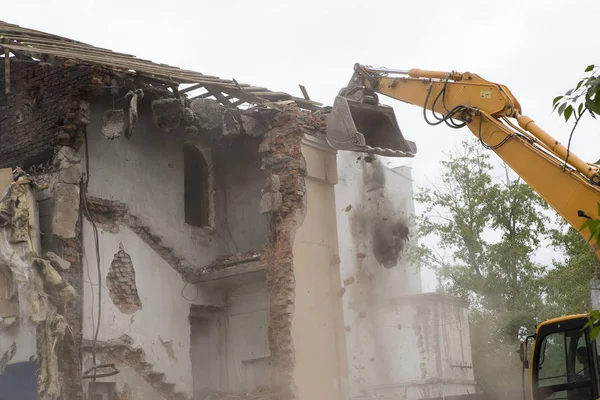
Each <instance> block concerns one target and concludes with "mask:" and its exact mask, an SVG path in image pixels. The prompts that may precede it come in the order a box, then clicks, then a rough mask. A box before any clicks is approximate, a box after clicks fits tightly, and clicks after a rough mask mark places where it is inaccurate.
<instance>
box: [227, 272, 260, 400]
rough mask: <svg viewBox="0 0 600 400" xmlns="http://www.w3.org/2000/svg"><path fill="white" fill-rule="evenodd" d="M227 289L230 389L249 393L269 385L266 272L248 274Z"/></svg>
mask: <svg viewBox="0 0 600 400" xmlns="http://www.w3.org/2000/svg"><path fill="white" fill-rule="evenodd" d="M238 281H239V283H238V284H236V285H232V286H231V287H230V288H228V289H227V295H226V299H227V300H226V304H227V362H228V376H229V379H228V380H229V390H232V391H242V392H247V391H250V390H252V389H254V388H255V387H257V386H262V385H268V384H269V379H270V369H269V342H268V338H267V326H268V317H267V310H268V293H267V285H266V278H265V276H264V274H258V275H256V276H253V277H252V278H251V279H248V278H247V277H244V278H243V279H239V280H238Z"/></svg>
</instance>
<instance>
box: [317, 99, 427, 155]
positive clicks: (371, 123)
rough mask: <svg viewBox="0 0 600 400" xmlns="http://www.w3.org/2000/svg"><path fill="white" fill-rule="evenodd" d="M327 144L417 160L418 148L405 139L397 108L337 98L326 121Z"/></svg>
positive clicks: (340, 148)
mask: <svg viewBox="0 0 600 400" xmlns="http://www.w3.org/2000/svg"><path fill="white" fill-rule="evenodd" d="M327 141H328V142H329V145H330V146H331V147H333V148H334V149H337V150H345V151H357V152H363V153H372V154H378V155H381V156H386V157H414V156H415V154H416V152H417V145H416V143H414V142H411V141H409V140H406V139H405V138H404V136H402V132H401V131H400V126H398V121H396V115H395V114H394V109H393V108H392V107H389V106H384V105H374V104H365V103H361V102H358V101H355V100H351V99H348V98H346V97H343V96H337V97H336V98H335V101H334V103H333V107H332V109H331V114H330V115H329V118H328V119H327Z"/></svg>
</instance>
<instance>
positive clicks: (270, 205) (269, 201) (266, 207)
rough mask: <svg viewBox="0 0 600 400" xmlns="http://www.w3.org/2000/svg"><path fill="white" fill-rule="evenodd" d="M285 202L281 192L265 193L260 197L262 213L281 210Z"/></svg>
mask: <svg viewBox="0 0 600 400" xmlns="http://www.w3.org/2000/svg"><path fill="white" fill-rule="evenodd" d="M282 204H283V197H282V196H281V193H279V192H277V193H270V192H269V193H265V194H263V195H262V197H261V199H260V213H261V214H265V213H268V212H273V211H277V210H279V208H280V207H281V205H282Z"/></svg>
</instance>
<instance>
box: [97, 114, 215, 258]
mask: <svg viewBox="0 0 600 400" xmlns="http://www.w3.org/2000/svg"><path fill="white" fill-rule="evenodd" d="M105 107H106V104H104V103H92V119H91V123H90V125H89V126H88V142H89V156H90V183H89V189H88V192H89V195H90V196H94V197H98V198H101V199H107V200H118V201H120V202H122V203H125V204H127V206H128V207H129V210H130V212H131V213H132V214H134V215H136V216H137V217H139V218H140V219H141V220H142V222H143V223H144V224H145V225H147V226H148V227H150V229H151V231H152V232H153V233H154V234H155V235H157V236H159V237H160V238H161V239H162V241H163V242H164V244H165V245H166V246H167V247H170V248H173V249H174V250H175V252H176V253H177V254H178V255H179V256H180V257H182V258H184V259H185V261H186V262H187V264H189V265H190V266H192V267H202V266H204V265H207V264H209V263H210V262H212V261H214V259H215V257H216V256H217V254H222V253H224V252H226V248H227V246H226V245H225V243H224V242H223V239H221V238H220V236H219V235H218V234H217V233H216V232H215V231H214V230H213V229H210V228H208V229H207V228H203V227H194V226H190V225H187V224H186V223H185V218H184V179H183V165H184V164H183V161H184V160H183V140H182V139H181V137H178V136H176V135H175V134H172V135H170V134H166V133H165V132H162V131H161V130H159V129H158V128H157V127H156V126H155V125H154V123H153V122H152V116H151V114H150V113H149V112H148V107H147V106H146V107H144V108H142V107H141V106H140V110H139V120H138V121H137V124H136V134H135V135H133V136H132V137H131V139H129V140H127V139H126V138H125V137H123V136H121V137H118V138H116V139H114V140H107V139H106V137H105V136H104V135H103V134H102V129H101V124H102V121H103V113H104V110H105Z"/></svg>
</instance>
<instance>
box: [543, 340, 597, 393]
mask: <svg viewBox="0 0 600 400" xmlns="http://www.w3.org/2000/svg"><path fill="white" fill-rule="evenodd" d="M586 337H587V334H586V333H585V332H584V331H582V330H580V329H573V330H567V331H563V332H555V333H551V334H549V335H547V336H545V337H544V338H543V339H542V343H541V348H540V350H541V351H540V359H539V362H538V366H537V369H538V371H537V373H538V384H537V386H538V389H539V391H540V393H544V394H545V395H544V396H542V397H541V398H548V399H587V398H589V399H591V397H592V391H591V390H592V388H591V387H592V382H591V372H590V370H591V368H590V362H589V349H588V346H587V340H586Z"/></svg>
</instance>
